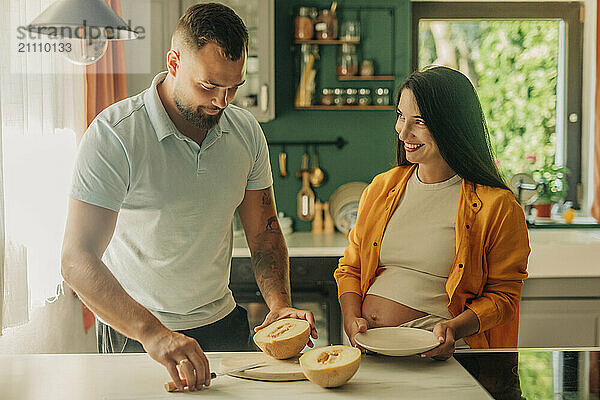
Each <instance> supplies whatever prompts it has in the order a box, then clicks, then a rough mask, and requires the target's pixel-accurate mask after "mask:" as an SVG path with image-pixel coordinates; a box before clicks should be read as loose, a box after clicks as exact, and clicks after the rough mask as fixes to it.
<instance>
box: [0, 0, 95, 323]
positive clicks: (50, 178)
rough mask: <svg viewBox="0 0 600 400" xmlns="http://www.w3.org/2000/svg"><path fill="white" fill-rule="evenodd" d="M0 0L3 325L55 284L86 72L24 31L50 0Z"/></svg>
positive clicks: (24, 316)
mask: <svg viewBox="0 0 600 400" xmlns="http://www.w3.org/2000/svg"><path fill="white" fill-rule="evenodd" d="M0 1H1V2H2V8H1V10H2V11H1V13H2V21H1V22H2V26H3V27H4V29H10V31H9V32H8V34H6V33H5V34H4V35H1V36H0V54H2V57H1V58H0V87H1V89H0V95H1V97H0V116H1V121H2V123H1V132H2V135H1V136H2V140H1V147H0V149H1V151H0V157H1V160H2V165H3V171H2V172H3V179H0V183H1V186H0V192H1V194H2V196H1V197H2V198H3V200H4V201H3V203H2V202H0V207H3V209H2V208H0V239H3V244H4V246H1V243H0V251H1V250H4V252H3V254H2V256H3V257H2V258H3V260H0V261H3V263H2V264H0V269H1V270H2V271H0V278H2V282H0V288H2V287H3V290H2V292H0V295H1V296H0V306H1V307H0V309H1V312H0V328H6V327H13V326H17V325H20V324H23V323H25V322H27V321H28V319H29V314H30V312H31V310H32V308H34V307H41V306H43V305H44V304H45V302H46V301H52V299H53V298H56V297H57V296H58V294H59V292H60V283H61V280H62V279H61V276H60V251H61V244H62V238H63V234H64V226H65V220H66V211H67V200H68V191H69V185H70V182H71V173H72V168H73V161H74V158H75V153H76V147H77V144H76V143H77V138H78V137H80V135H82V134H83V131H84V129H85V120H84V118H85V102H84V99H85V96H84V90H85V89H84V87H85V86H84V85H85V75H84V69H83V67H81V66H76V65H74V64H71V63H70V62H69V61H67V60H66V59H65V58H64V57H62V55H61V54H60V53H59V52H58V51H57V49H59V46H56V44H57V43H58V42H57V41H56V40H51V39H45V40H44V41H43V42H42V41H40V40H39V39H33V40H32V39H31V38H27V37H25V38H24V37H23V34H24V31H23V30H22V27H23V26H25V25H27V24H28V23H29V22H30V21H31V20H33V19H34V18H35V17H36V16H37V15H39V14H40V13H41V12H42V11H43V10H44V9H45V8H46V7H48V6H49V5H50V4H51V3H52V2H53V0H0ZM8 27H10V28H8ZM28 43H29V46H28V45H27V44H28ZM33 43H50V45H49V46H45V47H44V46H43V45H42V46H37V45H34V46H32V45H31V44H33ZM19 50H21V51H19ZM0 332H1V330H0Z"/></svg>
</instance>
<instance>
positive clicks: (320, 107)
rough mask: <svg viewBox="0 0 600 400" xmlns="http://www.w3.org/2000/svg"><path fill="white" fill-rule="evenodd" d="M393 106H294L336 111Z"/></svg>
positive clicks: (387, 108) (381, 108)
mask: <svg viewBox="0 0 600 400" xmlns="http://www.w3.org/2000/svg"><path fill="white" fill-rule="evenodd" d="M395 108H396V107H394V106H323V105H318V106H317V105H315V106H308V107H296V110H338V111H349V110H350V111H352V110H354V111H359V110H360V111H362V110H394V109H395Z"/></svg>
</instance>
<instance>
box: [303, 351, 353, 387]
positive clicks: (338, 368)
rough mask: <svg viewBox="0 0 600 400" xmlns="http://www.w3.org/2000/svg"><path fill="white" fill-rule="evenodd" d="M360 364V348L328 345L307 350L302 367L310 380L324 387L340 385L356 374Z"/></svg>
mask: <svg viewBox="0 0 600 400" xmlns="http://www.w3.org/2000/svg"><path fill="white" fill-rule="evenodd" d="M359 365H360V350H359V349H357V348H356V347H350V346H327V347H319V348H317V349H313V350H310V351H307V352H306V353H304V354H303V355H302V357H300V367H302V372H304V375H306V377H307V378H308V380H309V381H311V382H313V383H316V384H317V385H319V386H322V387H338V386H342V385H343V384H344V383H346V382H348V381H349V380H350V378H352V377H353V376H354V374H355V373H356V371H357V370H358V366H359Z"/></svg>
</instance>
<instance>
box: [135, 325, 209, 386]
mask: <svg viewBox="0 0 600 400" xmlns="http://www.w3.org/2000/svg"><path fill="white" fill-rule="evenodd" d="M141 343H142V345H143V346H144V350H146V352H147V353H148V355H149V356H150V357H152V358H153V359H154V360H156V361H158V362H159V363H161V364H162V365H164V366H165V368H166V369H167V371H168V372H169V375H171V378H172V379H173V382H175V385H177V389H179V391H183V388H184V385H183V382H182V381H181V377H183V378H185V379H186V380H187V384H188V388H189V390H190V391H194V390H199V389H202V385H204V386H209V385H210V367H209V365H208V359H207V358H206V355H205V354H204V352H203V351H202V349H201V348H200V345H199V344H198V342H196V340H194V339H192V338H189V337H187V336H185V335H182V334H181V333H177V332H173V331H171V330H169V329H166V328H165V329H163V330H161V331H160V332H159V333H153V334H149V335H147V337H146V338H144V339H143V341H141ZM178 369H179V370H178Z"/></svg>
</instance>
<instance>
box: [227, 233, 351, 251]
mask: <svg viewBox="0 0 600 400" xmlns="http://www.w3.org/2000/svg"><path fill="white" fill-rule="evenodd" d="M285 242H286V244H287V246H288V253H289V256H290V257H341V256H342V255H343V254H344V250H346V247H347V246H348V239H347V238H346V235H344V234H343V233H339V232H335V233H312V232H294V233H291V234H289V235H286V236H285ZM233 256H234V257H250V250H248V245H247V243H246V237H245V236H244V235H242V236H238V237H236V238H234V240H233Z"/></svg>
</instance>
